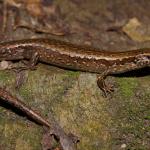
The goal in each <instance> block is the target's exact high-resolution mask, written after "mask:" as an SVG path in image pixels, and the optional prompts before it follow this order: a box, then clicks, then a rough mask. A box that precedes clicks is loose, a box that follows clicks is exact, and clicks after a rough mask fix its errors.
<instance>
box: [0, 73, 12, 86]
mask: <svg viewBox="0 0 150 150" xmlns="http://www.w3.org/2000/svg"><path fill="white" fill-rule="evenodd" d="M0 79H1V80H0V82H2V83H4V84H5V85H8V84H10V83H12V82H14V80H13V79H15V76H14V74H13V73H12V72H10V71H4V70H2V71H0Z"/></svg>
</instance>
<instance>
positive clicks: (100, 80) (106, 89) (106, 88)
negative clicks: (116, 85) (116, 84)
mask: <svg viewBox="0 0 150 150" xmlns="http://www.w3.org/2000/svg"><path fill="white" fill-rule="evenodd" d="M107 75H108V72H103V73H102V74H101V75H99V76H98V77H97V85H98V87H99V88H100V89H101V90H102V92H103V94H104V96H105V97H107V95H108V94H110V93H112V92H113V91H114V89H113V85H111V84H109V85H108V84H106V83H105V79H106V77H107Z"/></svg>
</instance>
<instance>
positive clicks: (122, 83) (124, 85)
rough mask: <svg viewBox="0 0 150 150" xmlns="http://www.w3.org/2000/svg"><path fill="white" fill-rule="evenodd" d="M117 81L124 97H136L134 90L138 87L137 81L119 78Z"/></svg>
mask: <svg viewBox="0 0 150 150" xmlns="http://www.w3.org/2000/svg"><path fill="white" fill-rule="evenodd" d="M117 81H118V85H119V88H120V92H121V95H123V96H124V97H125V98H130V97H132V96H133V95H134V90H135V88H136V87H137V85H138V82H137V79H135V78H118V79H117Z"/></svg>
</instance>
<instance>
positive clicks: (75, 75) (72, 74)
mask: <svg viewBox="0 0 150 150" xmlns="http://www.w3.org/2000/svg"><path fill="white" fill-rule="evenodd" d="M66 74H67V75H68V76H69V77H77V76H79V74H80V72H79V71H66Z"/></svg>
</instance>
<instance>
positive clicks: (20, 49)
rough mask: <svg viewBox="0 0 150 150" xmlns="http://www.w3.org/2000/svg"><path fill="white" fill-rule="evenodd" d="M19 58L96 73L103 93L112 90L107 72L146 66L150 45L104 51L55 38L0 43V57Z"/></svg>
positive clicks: (30, 62) (118, 71)
mask: <svg viewBox="0 0 150 150" xmlns="http://www.w3.org/2000/svg"><path fill="white" fill-rule="evenodd" d="M22 59H29V60H30V61H29V66H28V68H33V67H34V66H35V65H36V63H37V62H38V61H40V62H45V63H47V64H50V65H54V66H58V67H62V68H66V69H71V70H80V71H87V72H94V73H98V74H100V75H99V77H98V80H97V83H98V86H99V87H100V89H101V90H102V91H103V92H104V94H105V95H106V94H107V93H109V92H111V91H112V89H111V88H109V87H108V86H106V84H105V82H104V79H105V78H106V76H108V75H111V74H119V73H123V72H127V71H131V70H136V69H140V68H144V67H149V66H150V49H149V48H145V49H137V50H130V51H124V52H115V51H103V50H100V49H95V48H92V47H88V46H79V45H75V44H71V43H68V42H63V41H58V40H54V39H25V40H18V41H10V42H4V43H0V60H22Z"/></svg>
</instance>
